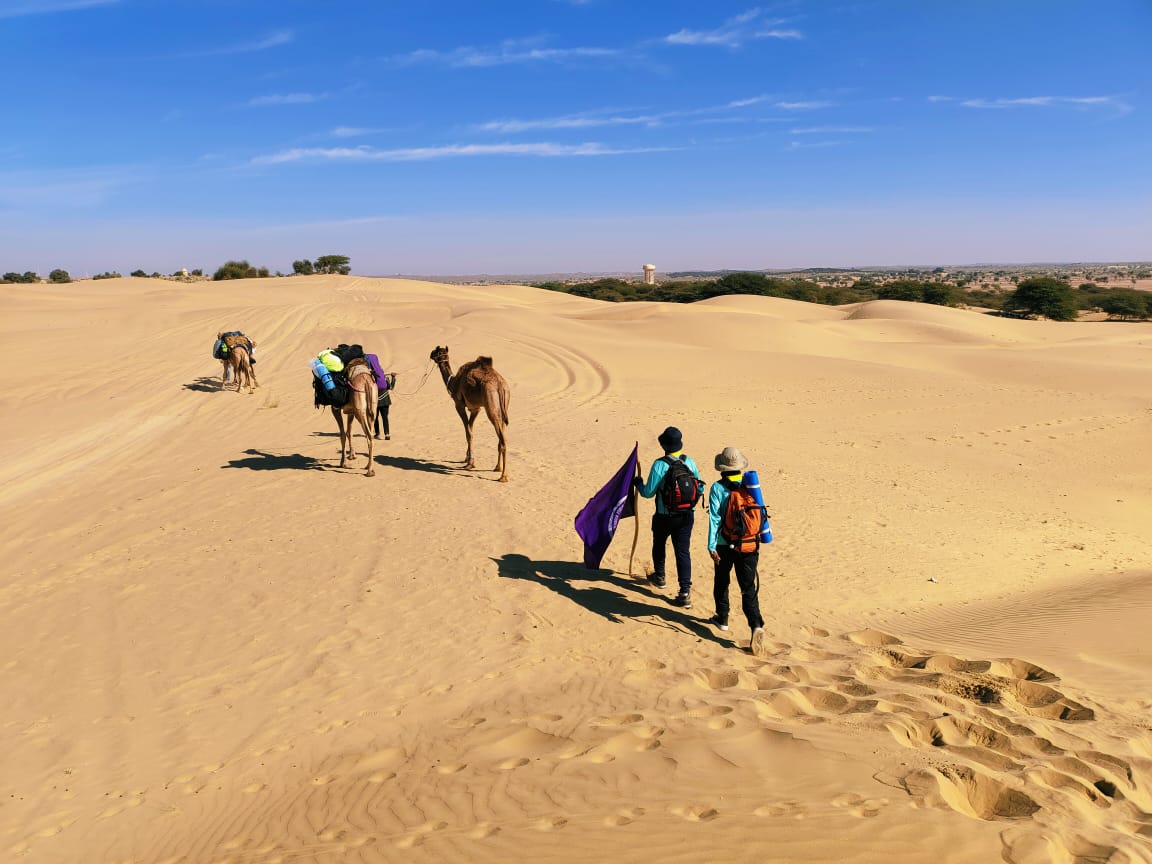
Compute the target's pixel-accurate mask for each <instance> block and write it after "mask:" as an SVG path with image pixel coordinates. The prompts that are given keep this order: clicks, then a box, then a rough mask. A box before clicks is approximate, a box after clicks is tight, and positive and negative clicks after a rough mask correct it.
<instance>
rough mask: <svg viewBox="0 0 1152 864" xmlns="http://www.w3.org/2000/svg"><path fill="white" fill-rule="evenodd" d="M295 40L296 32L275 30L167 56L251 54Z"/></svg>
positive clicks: (288, 43) (289, 43)
mask: <svg viewBox="0 0 1152 864" xmlns="http://www.w3.org/2000/svg"><path fill="white" fill-rule="evenodd" d="M295 40H296V34H295V33H293V32H292V31H291V30H276V31H274V32H272V33H269V34H268V35H267V36H261V37H260V38H258V39H252V40H250V41H247V42H236V43H233V44H231V45H221V46H220V47H218V48H205V49H203V50H194V51H185V52H182V53H178V54H168V55H166V56H167V57H217V56H220V55H222V54H252V53H255V52H257V51H267V50H268V49H269V48H279V47H281V46H282V45H291V44H292V43H293V42H294V41H295Z"/></svg>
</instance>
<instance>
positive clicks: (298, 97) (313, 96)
mask: <svg viewBox="0 0 1152 864" xmlns="http://www.w3.org/2000/svg"><path fill="white" fill-rule="evenodd" d="M323 98H324V94H323V93H269V94H268V95H267V96H254V97H252V98H251V99H249V100H248V104H249V105H251V106H254V107H260V106H264V105H307V104H308V103H310V102H319V101H320V100H321V99H323Z"/></svg>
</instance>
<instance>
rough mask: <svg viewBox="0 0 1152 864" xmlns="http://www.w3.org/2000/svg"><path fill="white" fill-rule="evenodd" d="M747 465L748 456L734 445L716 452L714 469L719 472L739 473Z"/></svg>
mask: <svg viewBox="0 0 1152 864" xmlns="http://www.w3.org/2000/svg"><path fill="white" fill-rule="evenodd" d="M747 467H748V458H747V457H746V456H745V455H744V454H743V453H741V452H740V451H739V450H737V449H736V448H735V447H725V448H724V449H723V450H721V451H720V452H719V453H717V454H716V470H717V471H719V472H720V473H721V474H739V473H741V472H742V471H743V470H744V469H745V468H747Z"/></svg>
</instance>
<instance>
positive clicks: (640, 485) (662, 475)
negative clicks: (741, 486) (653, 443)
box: [634, 426, 704, 609]
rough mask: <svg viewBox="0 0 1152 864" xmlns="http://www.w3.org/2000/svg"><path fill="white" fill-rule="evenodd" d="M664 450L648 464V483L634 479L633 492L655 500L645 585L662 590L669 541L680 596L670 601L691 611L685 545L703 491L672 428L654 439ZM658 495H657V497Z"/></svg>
mask: <svg viewBox="0 0 1152 864" xmlns="http://www.w3.org/2000/svg"><path fill="white" fill-rule="evenodd" d="M656 440H657V441H659V442H660V446H661V447H662V448H664V455H663V456H662V457H661V458H659V459H657V460H656V461H655V462H653V463H652V469H651V470H650V471H649V472H648V481H647V482H644V481H643V480H641V478H639V477H637V478H636V479H635V481H634V484H635V486H636V489H637V490H638V491H639V492H640V494H641V495H643V496H644V497H645V498H652V497H653V496H656V512H655V513H654V514H653V516H652V570H653V572H652V575H651V576H649V577H648V581H649V582H651V583H652V584H653V585H655V586H656V587H657V588H663V587H664V585H665V584H666V583H665V579H664V561H665V553H666V547H667V543H668V538H672V552H673V554H674V555H675V556H676V579H677V581H678V582H679V583H680V593H679V594H677V595H676V598H675V599H674V600H673V601H672V605H673V606H679V607H680V608H681V609H691V608H692V558H691V553H690V552H689V548H688V546H689V543H690V541H691V539H692V524H693V522H694V521H695V510H694V508H695V505H696V502H697V501H699V500H700V497H701V495H702V494H703V491H704V483H703V481H702V480H701V479H700V470H699V469H698V468H697V467H696V463H695V462H693V461H692V459H691V458H689V457H688V456H685V455H684V454H683V453H682V452H681V450H682V449H683V447H684V441H683V436H682V435H681V434H680V430H679V429H677V428H676V427H675V426H669V427H668V428H667V429H665V430H664V431H663V432H661V433H660V435H659V437H658V438H657V439H656ZM658 492H659V493H660V494H659V495H657V493H658Z"/></svg>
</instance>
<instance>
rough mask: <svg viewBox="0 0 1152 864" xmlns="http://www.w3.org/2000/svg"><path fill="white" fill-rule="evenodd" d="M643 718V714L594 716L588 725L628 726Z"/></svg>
mask: <svg viewBox="0 0 1152 864" xmlns="http://www.w3.org/2000/svg"><path fill="white" fill-rule="evenodd" d="M643 719H644V715H643V714H617V715H615V716H613V717H595V718H593V719H592V721H591V722H590V723H589V724H588V725H589V726H628V725H630V724H632V723H639V722H640V721H641V720H643Z"/></svg>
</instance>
